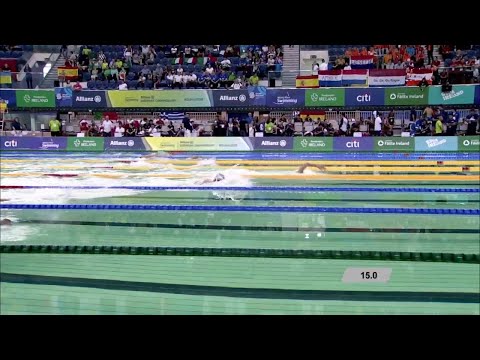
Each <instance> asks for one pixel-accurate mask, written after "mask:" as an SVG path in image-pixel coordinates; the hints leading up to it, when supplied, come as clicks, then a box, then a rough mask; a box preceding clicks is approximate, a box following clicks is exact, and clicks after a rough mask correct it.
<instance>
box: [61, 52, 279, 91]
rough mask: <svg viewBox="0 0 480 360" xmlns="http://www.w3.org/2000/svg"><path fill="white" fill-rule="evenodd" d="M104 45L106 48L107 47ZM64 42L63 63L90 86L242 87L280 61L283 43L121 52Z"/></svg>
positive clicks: (254, 80) (255, 83) (265, 75)
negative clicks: (69, 45) (73, 48)
mask: <svg viewBox="0 0 480 360" xmlns="http://www.w3.org/2000/svg"><path fill="white" fill-rule="evenodd" d="M107 48H108V47H107ZM114 49H117V50H116V51H110V52H107V51H104V50H102V48H100V47H94V46H82V47H81V48H80V51H79V53H78V54H76V53H74V52H73V51H71V52H70V53H69V54H67V47H66V46H62V50H61V52H62V54H63V55H64V56H65V58H66V59H65V67H67V68H70V67H71V68H77V69H78V74H79V75H78V78H79V80H81V81H87V86H88V88H90V89H120V90H124V89H160V88H213V89H215V88H219V87H232V88H242V87H244V86H246V85H257V84H258V82H259V80H262V79H265V78H267V77H268V72H269V71H278V70H279V69H280V68H281V65H282V64H283V52H282V47H281V45H263V46H262V45H245V46H240V45H226V46H222V45H199V46H194V45H185V46H183V45H139V46H132V45H127V46H125V47H124V48H123V50H122V51H118V50H120V49H118V48H116V47H115V48H114Z"/></svg>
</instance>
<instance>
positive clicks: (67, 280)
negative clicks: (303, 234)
mask: <svg viewBox="0 0 480 360" xmlns="http://www.w3.org/2000/svg"><path fill="white" fill-rule="evenodd" d="M0 282H4V283H16V284H31V285H53V286H65V287H82V288H89V289H106V290H118V291H143V292H151V293H167V294H179V295H194V296H222V297H231V298H232V297H233V298H255V299H285V300H286V299H288V300H317V301H319V300H323V301H368V302H379V301H380V302H441V303H464V304H477V303H480V294H478V293H468V292H422V291H382V290H377V291H365V290H363V291H361V290H356V291H353V290H298V289H276V288H270V289H268V288H245V287H243V288H241V287H229V286H211V285H187V284H171V283H168V284H167V283H156V282H143V281H127V280H111V279H92V278H79V277H67V276H45V275H30V274H14V273H5V272H1V273H0Z"/></svg>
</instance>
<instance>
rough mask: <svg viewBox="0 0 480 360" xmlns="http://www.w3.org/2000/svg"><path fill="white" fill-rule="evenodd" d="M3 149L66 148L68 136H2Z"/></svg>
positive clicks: (0, 139)
mask: <svg viewBox="0 0 480 360" xmlns="http://www.w3.org/2000/svg"><path fill="white" fill-rule="evenodd" d="M0 141H1V150H2V151H3V150H13V151H15V150H50V151H52V150H65V149H66V148H67V138H66V137H37V136H31V137H29V136H2V137H0Z"/></svg>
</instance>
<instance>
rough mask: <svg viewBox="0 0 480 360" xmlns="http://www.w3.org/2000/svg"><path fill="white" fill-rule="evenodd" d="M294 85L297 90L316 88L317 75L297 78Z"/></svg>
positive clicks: (317, 83)
mask: <svg viewBox="0 0 480 360" xmlns="http://www.w3.org/2000/svg"><path fill="white" fill-rule="evenodd" d="M295 85H296V87H297V88H318V87H319V86H320V85H319V82H318V75H308V76H297V79H296V84H295Z"/></svg>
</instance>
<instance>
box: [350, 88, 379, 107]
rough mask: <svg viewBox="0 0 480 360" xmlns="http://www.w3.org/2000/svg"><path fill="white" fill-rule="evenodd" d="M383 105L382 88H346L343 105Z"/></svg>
mask: <svg viewBox="0 0 480 360" xmlns="http://www.w3.org/2000/svg"><path fill="white" fill-rule="evenodd" d="M372 105H374V106H383V105H385V89H384V88H346V89H345V106H372Z"/></svg>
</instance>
